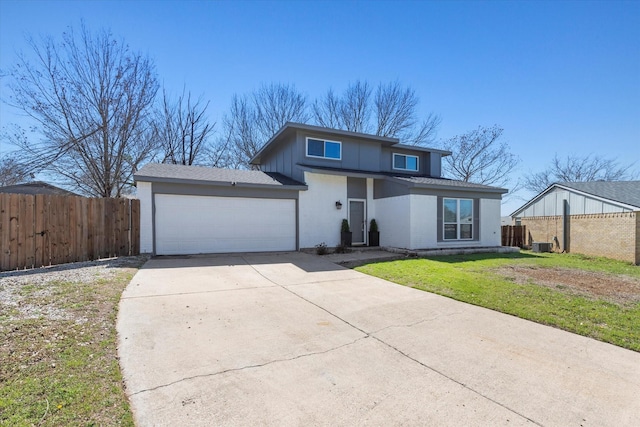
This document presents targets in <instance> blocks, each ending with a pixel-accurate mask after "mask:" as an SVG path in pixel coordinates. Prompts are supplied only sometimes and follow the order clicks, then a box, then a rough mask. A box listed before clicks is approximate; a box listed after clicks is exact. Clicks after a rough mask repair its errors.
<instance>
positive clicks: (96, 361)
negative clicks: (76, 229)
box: [0, 257, 146, 426]
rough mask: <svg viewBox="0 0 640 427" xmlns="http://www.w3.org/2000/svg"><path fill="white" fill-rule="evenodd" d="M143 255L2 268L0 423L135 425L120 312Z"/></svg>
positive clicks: (0, 296) (0, 287) (0, 295)
mask: <svg viewBox="0 0 640 427" xmlns="http://www.w3.org/2000/svg"><path fill="white" fill-rule="evenodd" d="M145 260H146V258H145V257H121V258H117V259H111V260H103V261H92V262H83V263H74V264H68V265H61V266H56V267H51V268H45V269H35V270H29V271H15V272H5V273H1V274H0V335H1V336H2V337H3V339H2V342H1V343H0V425H11V426H30V425H44V426H47V425H49V426H58V425H87V426H91V425H95V426H98V425H127V426H130V425H133V418H132V416H131V412H130V410H129V404H128V402H127V398H126V396H125V394H124V389H123V383H122V377H121V374H120V368H119V365H118V358H117V338H116V316H117V308H118V302H119V300H120V295H121V294H122V291H123V290H124V288H125V287H126V285H127V284H128V283H129V282H130V280H131V278H132V277H133V275H134V274H135V272H136V271H137V269H138V268H139V267H140V266H141V265H142V264H143V263H144V261H145Z"/></svg>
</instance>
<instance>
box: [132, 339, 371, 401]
mask: <svg viewBox="0 0 640 427" xmlns="http://www.w3.org/2000/svg"><path fill="white" fill-rule="evenodd" d="M366 338H369V335H368V334H367V335H365V336H362V337H359V338H356V339H355V340H353V341H350V342H348V343H345V344H341V345H339V346H336V347H332V348H329V349H327V350H322V351H315V352H311V353H305V354H299V355H297V356H294V357H289V358H284V359H275V360H270V361H268V362H265V363H257V364H255V365H247V366H242V367H240V368H229V369H224V370H222V371H218V372H212V373H208V374H199V375H192V376H190V377H184V378H180V379H179V380H175V381H171V382H170V383H166V384H160V385H158V386H155V387H150V388H146V389H143V390H138V391H136V392H134V393H131V394H129V395H128V396H129V397H133V396H137V395H139V394H142V393H146V392H149V391H155V390H159V389H162V388H166V387H171V386H172V385H175V384H178V383H181V382H184V381H190V380H194V379H197V378H208V377H215V376H218V375H222V374H226V373H229V372H238V371H244V370H246V369H256V368H262V367H263V366H268V365H272V364H274V363H280V362H290V361H292V360H297V359H302V358H305V357H310V356H317V355H319V354H327V353H331V352H332V351H336V350H340V349H341V348H344V347H348V346H350V345H353V344H355V343H357V342H358V341H362V340H363V339H366Z"/></svg>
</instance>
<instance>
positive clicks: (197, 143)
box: [155, 89, 215, 165]
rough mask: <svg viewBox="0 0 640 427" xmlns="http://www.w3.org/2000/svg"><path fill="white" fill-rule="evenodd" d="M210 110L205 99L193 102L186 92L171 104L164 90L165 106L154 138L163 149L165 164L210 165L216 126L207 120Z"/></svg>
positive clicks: (158, 116) (156, 126)
mask: <svg viewBox="0 0 640 427" xmlns="http://www.w3.org/2000/svg"><path fill="white" fill-rule="evenodd" d="M208 107H209V102H208V101H207V102H206V103H205V102H204V101H202V98H198V99H197V100H195V101H193V100H192V99H191V92H188V93H187V92H186V89H183V90H182V94H181V95H180V96H179V97H178V98H177V100H175V101H171V100H170V99H169V96H168V95H167V92H166V90H163V92H162V106H161V108H160V110H159V111H158V112H157V117H156V122H155V132H156V134H155V136H156V138H158V142H159V145H160V147H161V148H160V150H161V155H162V163H172V164H179V165H195V164H206V163H208V160H209V158H210V151H211V149H212V148H213V147H212V145H211V136H212V134H213V131H214V127H215V123H211V122H210V121H209V120H208V119H207V116H206V112H207V108H208Z"/></svg>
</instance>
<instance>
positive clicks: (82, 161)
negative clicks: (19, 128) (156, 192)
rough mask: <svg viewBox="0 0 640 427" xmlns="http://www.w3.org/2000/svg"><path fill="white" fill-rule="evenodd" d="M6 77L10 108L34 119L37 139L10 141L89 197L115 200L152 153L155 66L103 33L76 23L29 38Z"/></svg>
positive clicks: (32, 161)
mask: <svg viewBox="0 0 640 427" xmlns="http://www.w3.org/2000/svg"><path fill="white" fill-rule="evenodd" d="M28 41H29V44H30V47H31V49H32V54H33V56H32V57H33V62H30V61H29V59H28V57H27V56H26V55H24V54H23V55H20V57H19V61H18V63H17V64H16V66H15V67H14V68H13V69H12V70H11V71H10V72H9V75H10V77H11V82H10V83H9V85H8V86H9V88H10V97H9V104H10V105H13V106H15V107H17V108H19V109H21V110H22V111H23V112H25V113H26V114H27V115H28V116H30V117H31V119H33V122H34V123H35V130H36V131H37V133H39V134H40V135H41V137H42V139H41V140H40V141H31V140H22V139H17V140H14V142H15V143H17V144H18V145H19V147H20V148H21V149H22V155H23V156H25V157H28V159H29V161H30V162H31V163H33V164H38V165H42V166H43V169H44V170H45V171H48V172H51V173H53V174H54V175H55V176H57V177H59V178H61V180H62V182H64V183H65V184H67V185H68V186H70V187H74V188H75V189H77V190H79V191H81V192H83V193H85V194H89V195H93V196H100V197H118V196H119V195H120V194H121V193H122V192H123V189H124V188H125V187H127V186H129V185H131V184H132V175H133V173H134V172H135V171H136V169H137V167H138V166H139V165H140V164H141V163H142V162H143V161H145V160H146V159H148V158H149V157H150V156H151V155H152V154H153V152H154V150H155V148H156V147H155V143H156V141H157V140H156V139H155V138H152V137H151V126H150V120H149V118H150V117H149V116H150V114H149V113H150V108H151V105H152V103H153V100H154V97H155V95H156V92H157V89H158V85H157V82H156V77H155V68H154V65H153V62H152V61H151V60H150V59H149V58H147V57H144V56H142V55H141V54H139V53H134V52H131V51H130V49H129V47H128V46H127V45H126V44H124V43H123V42H122V41H119V40H116V39H115V38H114V37H113V36H112V34H111V33H110V32H109V31H106V30H103V31H100V32H97V33H95V34H92V33H90V32H89V30H88V29H87V28H86V27H85V26H84V25H82V27H81V31H80V32H79V33H78V34H76V33H75V32H74V31H73V29H70V30H69V31H68V32H66V33H64V34H63V36H62V41H61V42H56V41H54V40H53V39H52V38H43V39H41V40H39V41H36V40H34V39H29V40H28Z"/></svg>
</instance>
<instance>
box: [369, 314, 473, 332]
mask: <svg viewBox="0 0 640 427" xmlns="http://www.w3.org/2000/svg"><path fill="white" fill-rule="evenodd" d="M458 314H462V313H461V312H458V311H456V312H453V313H447V314H439V315H437V316H433V317H429V318H428V319H422V320H418V321H417V322H413V323H406V324H399V325H389V326H385V327H384V328H380V329H377V330H375V331H371V332H370V333H369V334H370V335H373V334H377V333H378V332H382V331H384V330H386V329H392V328H411V327H413V326H416V325H419V324H421V323H426V322H433V321H434V320H437V319H439V318H441V317H449V316H456V315H458Z"/></svg>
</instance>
